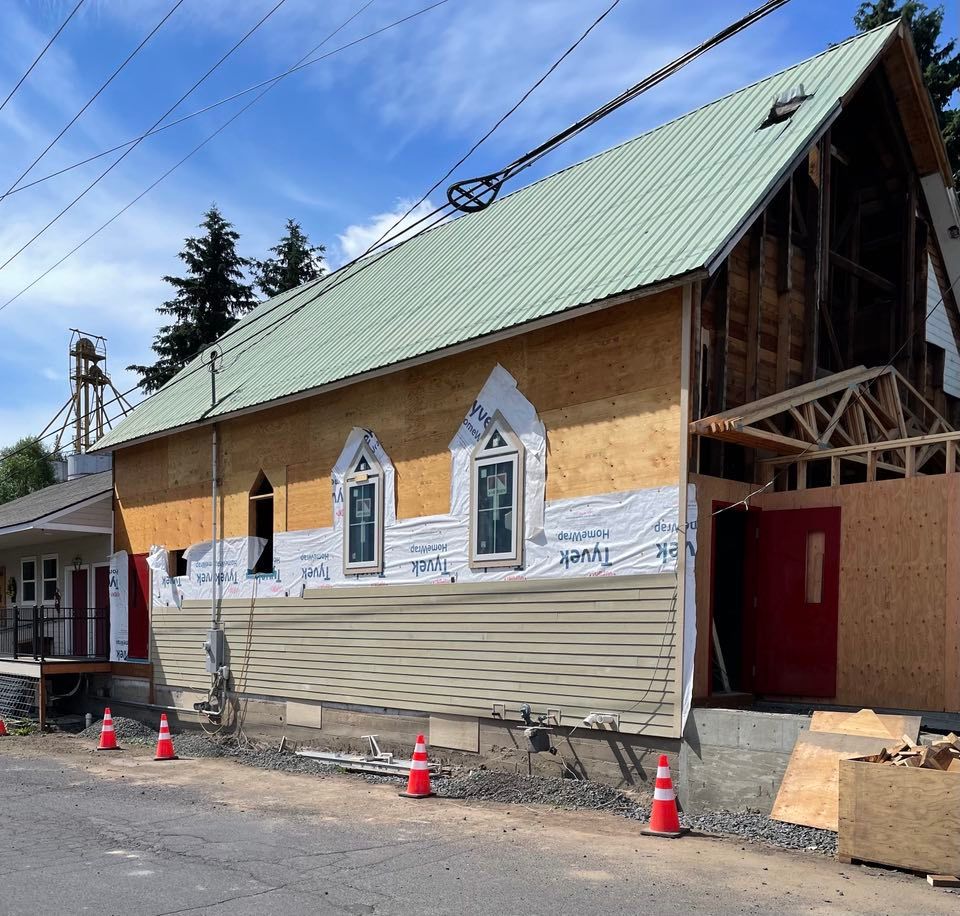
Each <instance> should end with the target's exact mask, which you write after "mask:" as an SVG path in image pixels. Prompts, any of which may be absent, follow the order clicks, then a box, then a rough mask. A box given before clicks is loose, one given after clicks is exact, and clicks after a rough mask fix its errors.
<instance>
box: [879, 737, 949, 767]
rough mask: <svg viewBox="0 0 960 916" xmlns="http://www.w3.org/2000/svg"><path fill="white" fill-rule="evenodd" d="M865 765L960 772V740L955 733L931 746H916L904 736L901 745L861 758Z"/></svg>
mask: <svg viewBox="0 0 960 916" xmlns="http://www.w3.org/2000/svg"><path fill="white" fill-rule="evenodd" d="M861 759H862V760H863V761H864V762H865V763H889V764H893V766H898V767H920V768H922V769H926V770H944V771H945V770H951V771H953V770H957V771H960V738H958V737H957V736H956V735H955V734H953V732H951V733H950V734H949V735H947V736H946V738H941V739H940V740H938V741H933V742H932V743H930V744H916V743H914V742H913V741H911V740H910V736H909V735H904V736H903V738H902V740H901V741H900V743H899V744H895V745H893V746H892V747H885V748H884V749H883V750H881V751H880V752H879V753H878V754H871V755H869V756H867V757H863V758H861Z"/></svg>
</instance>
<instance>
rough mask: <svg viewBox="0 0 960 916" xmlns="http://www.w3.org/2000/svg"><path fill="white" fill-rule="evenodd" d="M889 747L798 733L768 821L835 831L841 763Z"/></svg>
mask: <svg viewBox="0 0 960 916" xmlns="http://www.w3.org/2000/svg"><path fill="white" fill-rule="evenodd" d="M889 743H890V739H889V738H865V737H863V736H861V735H836V734H832V733H830V732H801V733H800V736H799V737H798V738H797V743H796V744H795V745H794V748H793V753H792V754H791V755H790V762H789V763H788V764H787V771H786V773H784V774H783V781H782V782H781V783H780V791H779V792H778V793H777V800H776V801H775V802H774V805H773V810H772V811H771V812H770V817H772V818H773V819H774V820H775V821H785V822H786V823H788V824H802V825H803V826H805V827H819V828H821V829H823V830H836V829H837V826H838V819H839V763H840V761H841V760H852V759H853V758H854V757H865V756H867V755H868V754H876V753H879V752H880V751H881V750H882V749H883V748H884V746H885V745H886V744H889Z"/></svg>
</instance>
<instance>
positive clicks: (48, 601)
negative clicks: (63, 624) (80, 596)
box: [37, 553, 64, 607]
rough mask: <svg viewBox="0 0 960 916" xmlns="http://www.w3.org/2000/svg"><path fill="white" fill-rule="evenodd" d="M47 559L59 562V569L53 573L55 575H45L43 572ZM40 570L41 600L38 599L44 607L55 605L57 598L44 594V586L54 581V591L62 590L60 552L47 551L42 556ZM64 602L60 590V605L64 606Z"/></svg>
mask: <svg viewBox="0 0 960 916" xmlns="http://www.w3.org/2000/svg"><path fill="white" fill-rule="evenodd" d="M47 560H53V562H54V563H56V564H57V570H56V572H55V573H54V574H53V576H51V577H47V576H45V575H44V574H43V564H44V563H46V562H47ZM39 572H40V579H39V582H40V601H38V602H37V603H38V604H42V605H43V606H44V607H53V606H54V605H55V604H56V603H57V599H56V598H55V597H54V598H47V597H46V596H45V595H44V592H45V591H46V589H45V588H44V586H45V585H46V584H47V583H48V582H52V583H53V588H54V592H59V591H60V554H58V553H46V554H44V555H43V556H42V557H41V558H40V569H39ZM63 604H64V601H63V592H60V606H61V607H62V606H63Z"/></svg>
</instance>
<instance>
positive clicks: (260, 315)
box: [0, 0, 787, 403]
mask: <svg viewBox="0 0 960 916" xmlns="http://www.w3.org/2000/svg"><path fill="white" fill-rule="evenodd" d="M779 2H780V3H783V2H787V0H779ZM768 6H769V4H768ZM224 126H226V125H224ZM450 206H451V204H450V203H449V202H448V203H447V204H444V205H442V206H440V207H437V208H436V209H434V210H433V211H432V212H431V213H428V214H426V215H425V216H424V217H421V218H420V219H419V220H418V221H417V223H423V222H424V221H426V220H429V219H431V218H432V217H436V218H435V219H434V221H433V222H432V223H431V224H430V225H429V226H426V227H424V228H423V229H421V230H420V231H419V232H417V233H416V234H415V235H413V236H410V235H408V233H409V231H410V228H412V227H407V228H405V229H404V230H403V231H402V232H399V233H397V234H396V237H397V238H399V237H401V236H404V235H406V238H403V239H402V240H401V241H399V242H398V243H397V245H396V246H395V247H394V248H392V249H391V248H386V249H384V250H381V251H380V252H379V253H378V254H373V255H370V254H368V253H364V254H363V255H361V256H359V257H358V258H355V259H353V260H352V261H350V262H348V263H347V264H345V265H343V266H342V267H340V268H339V269H338V270H337V271H336V272H335V273H334V274H332V275H327V276H325V277H321V278H319V279H318V280H315V281H313V283H312V284H305V286H304V287H301V288H300V289H299V292H302V291H303V290H304V289H305V288H309V287H310V286H311V285H314V286H317V285H319V286H320V289H319V290H318V291H317V292H316V293H315V294H314V295H313V296H311V297H309V298H307V299H306V300H304V301H303V302H301V303H300V304H298V305H297V306H295V307H294V308H292V309H291V310H290V311H289V312H286V313H285V314H283V315H280V316H279V317H278V318H276V319H275V320H273V321H270V322H268V323H266V324H263V325H261V326H259V327H257V326H256V325H257V324H259V323H260V322H262V321H263V320H264V319H265V318H267V317H268V316H269V315H271V314H272V313H273V312H275V311H276V310H278V309H280V308H282V307H283V306H284V305H285V304H286V303H287V302H288V301H289V299H290V298H293V296H295V295H297V294H298V293H297V292H292V293H291V295H289V296H283V297H280V299H279V301H278V302H277V303H276V304H274V305H273V306H271V307H270V308H268V309H259V310H257V312H255V313H253V315H252V316H251V321H250V322H240V323H238V324H237V325H235V326H234V327H233V328H231V329H230V330H229V331H227V332H226V333H225V334H224V335H222V337H221V338H220V339H219V341H217V343H218V344H219V345H220V346H219V350H220V355H221V356H226V355H227V354H228V353H230V352H232V351H234V350H237V349H239V348H241V347H244V346H246V347H249V346H252V344H253V342H254V341H255V340H256V339H257V338H259V337H260V336H261V335H263V334H267V333H271V332H272V331H273V330H274V329H275V328H277V327H278V326H280V325H282V324H284V323H286V322H287V321H289V320H290V319H291V318H293V317H294V316H295V315H296V314H298V313H299V312H301V311H302V310H303V309H305V308H306V307H307V306H308V305H310V304H312V303H313V302H315V301H316V300H317V299H318V298H319V297H320V296H322V295H325V294H326V293H328V292H332V290H333V289H336V288H337V287H338V286H339V285H341V284H342V283H344V282H346V281H348V280H350V279H352V278H353V277H355V276H357V275H359V274H360V273H361V272H362V271H363V270H366V269H368V268H369V267H371V266H373V265H374V264H376V263H378V262H379V260H380V258H381V257H383V256H384V255H385V254H387V253H389V252H391V251H396V249H397V248H399V247H400V246H401V245H404V244H406V243H407V242H409V241H412V239H413V238H417V237H419V236H420V235H421V234H423V233H424V232H426V231H428V230H429V229H432V228H433V227H434V226H435V225H437V224H438V223H439V222H441V221H443V220H444V219H445V218H446V216H447V213H446V212H445V211H447V210H448V209H449V208H450ZM390 241H392V239H391V240H387V241H382V240H381V241H380V242H379V246H380V247H381V248H382V247H383V246H384V245H387V244H389V242H390ZM377 244H378V243H374V245H377ZM372 247H373V246H371V248H372ZM370 250H371V249H368V252H369V251H370ZM354 267H356V268H357V269H356V270H353V269H352V268H354ZM336 274H341V277H340V278H339V279H336V280H333V282H330V281H331V280H332V278H334V277H336ZM18 295H19V294H18ZM11 301H12V300H11ZM5 304H9V303H5ZM3 307H4V306H0V308H3ZM251 325H253V326H254V330H253V332H252V333H251V334H247V335H245V336H244V337H243V338H242V339H240V340H238V341H237V342H236V343H235V344H234V345H233V346H228V347H223V346H222V343H221V342H222V341H224V340H227V339H228V338H230V337H232V336H236V335H238V334H241V333H243V332H246V331H248V330H250V327H251ZM211 345H212V344H211ZM204 349H206V347H202V348H201V349H200V350H199V351H198V352H197V353H195V354H193V356H191V357H190V359H196V357H197V355H199V353H200V352H201V351H202V350H204ZM205 368H206V366H205V364H203V363H202V362H200V363H197V364H195V365H194V366H192V367H190V366H185V367H184V369H183V370H181V372H180V374H178V375H177V376H175V377H174V378H173V379H171V381H170V382H168V383H167V384H166V385H165V386H164V387H163V388H162V389H160V390H162V391H169V390H170V389H171V388H172V387H173V386H175V385H176V384H179V383H180V382H182V381H185V380H186V379H187V378H189V377H190V376H191V375H193V374H195V373H196V372H197V371H200V370H201V369H205ZM137 387H139V386H135V387H134V388H132V389H130V391H128V392H125V393H124V396H126V394H130V393H132V392H133V391H134V390H136V388H137ZM157 393H158V392H153V393H151V394H150V395H149V396H148V397H147V398H145V399H144V401H146V400H149V399H150V398H152V397H153V396H154V395H155V394H157ZM140 403H144V402H140Z"/></svg>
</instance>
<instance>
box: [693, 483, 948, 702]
mask: <svg viewBox="0 0 960 916" xmlns="http://www.w3.org/2000/svg"><path fill="white" fill-rule="evenodd" d="M693 479H694V482H695V483H696V484H697V492H698V506H699V513H700V514H699V518H700V522H699V530H698V537H697V542H698V552H697V567H696V573H697V631H698V641H697V658H696V674H695V679H694V694H695V696H700V697H702V696H705V695H706V694H707V693H708V688H709V678H710V667H709V666H710V647H709V635H710V631H709V626H710V610H709V609H710V597H711V596H710V589H711V578H710V569H711V562H712V560H711V556H710V549H711V543H712V530H713V528H712V523H711V522H709V521H708V514H709V512H710V511H711V507H712V506H713V504H714V501H716V500H720V501H726V502H731V501H735V500H736V499H739V498H742V497H743V496H744V495H745V494H746V493H748V492H750V491H751V490H752V489H754V488H752V487H750V486H748V485H746V484H739V483H734V482H731V481H726V480H720V479H718V478H712V477H705V476H699V475H695V476H694V478H693ZM751 505H752V506H754V507H755V508H761V509H763V510H764V511H769V510H774V509H803V508H813V507H820V506H839V507H840V510H841V521H840V524H841V539H840V607H839V631H838V637H837V638H838V643H837V696H836V698H835V700H834V702H836V703H838V704H842V705H850V706H858V707H859V706H877V707H897V708H907V709H927V710H951V709H953V710H955V709H958V708H960V475H941V476H930V477H914V478H910V479H906V480H889V481H878V482H875V483H863V484H848V485H845V486H840V487H824V488H818V489H813V490H804V491H800V492H784V493H765V494H763V495H761V496H758V497H756V498H755V499H753V500H751Z"/></svg>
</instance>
